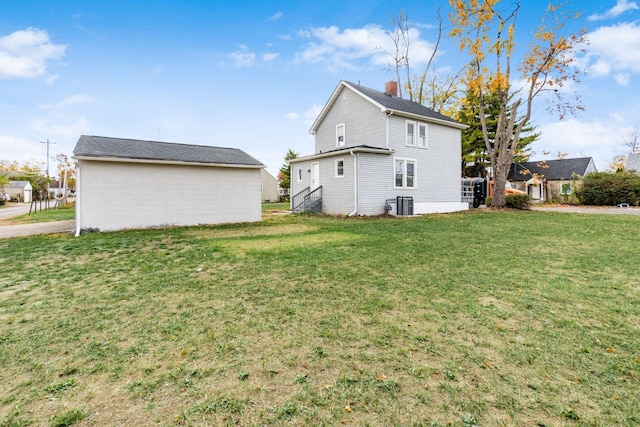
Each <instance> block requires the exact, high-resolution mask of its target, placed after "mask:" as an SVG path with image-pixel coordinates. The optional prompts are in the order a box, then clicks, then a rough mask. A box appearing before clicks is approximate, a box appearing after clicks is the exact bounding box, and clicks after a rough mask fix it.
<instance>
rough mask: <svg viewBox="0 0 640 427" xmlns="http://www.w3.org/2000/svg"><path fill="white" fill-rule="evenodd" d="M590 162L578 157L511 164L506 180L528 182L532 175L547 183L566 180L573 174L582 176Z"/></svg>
mask: <svg viewBox="0 0 640 427" xmlns="http://www.w3.org/2000/svg"><path fill="white" fill-rule="evenodd" d="M591 161H592V160H591V157H580V158H576V159H560V160H540V161H533V162H523V163H513V164H511V169H510V170H509V177H508V178H507V179H508V180H509V181H528V180H529V179H531V177H532V176H533V174H538V176H542V177H543V178H544V179H545V180H547V181H561V180H568V179H571V175H573V174H574V173H575V174H578V175H580V176H584V175H585V173H587V172H588V170H587V169H588V167H589V163H590V162H591Z"/></svg>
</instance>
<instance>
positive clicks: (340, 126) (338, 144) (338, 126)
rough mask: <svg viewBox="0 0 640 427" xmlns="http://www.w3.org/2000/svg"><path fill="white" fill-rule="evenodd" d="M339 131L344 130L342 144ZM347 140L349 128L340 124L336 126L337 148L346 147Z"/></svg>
mask: <svg viewBox="0 0 640 427" xmlns="http://www.w3.org/2000/svg"><path fill="white" fill-rule="evenodd" d="M339 129H342V143H340V142H341V141H340V134H339ZM346 139H347V127H346V126H345V124H344V123H339V124H337V125H336V147H344V146H345V144H346Z"/></svg>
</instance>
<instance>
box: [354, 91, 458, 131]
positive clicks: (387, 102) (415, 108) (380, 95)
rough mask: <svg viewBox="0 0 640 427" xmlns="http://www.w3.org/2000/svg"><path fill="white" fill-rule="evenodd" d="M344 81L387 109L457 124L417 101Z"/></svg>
mask: <svg viewBox="0 0 640 427" xmlns="http://www.w3.org/2000/svg"><path fill="white" fill-rule="evenodd" d="M345 83H347V84H348V85H349V86H351V87H353V88H354V89H355V90H357V91H359V92H360V93H362V94H363V95H365V96H366V97H368V98H371V99H372V100H373V101H375V102H377V103H378V104H380V105H382V106H383V107H385V108H387V109H389V110H394V111H398V112H402V113H408V114H415V115H418V116H423V117H428V118H430V119H436V120H443V121H446V122H450V123H456V124H458V122H456V121H455V120H452V119H450V118H449V117H447V116H445V115H444V114H440V113H438V112H436V111H434V110H432V109H431V108H429V107H426V106H424V105H422V104H418V103H417V102H413V101H409V100H408V99H403V98H399V97H397V96H393V95H390V94H388V93H385V92H380V91H379V90H375V89H371V88H368V87H364V86H361V85H359V84H357V83H351V82H348V81H345Z"/></svg>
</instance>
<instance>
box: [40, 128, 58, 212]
mask: <svg viewBox="0 0 640 427" xmlns="http://www.w3.org/2000/svg"><path fill="white" fill-rule="evenodd" d="M40 143H41V144H47V203H49V144H55V142H53V141H49V139H48V138H47V140H46V141H40ZM47 208H48V206H47Z"/></svg>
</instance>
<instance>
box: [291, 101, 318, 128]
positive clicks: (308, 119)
mask: <svg viewBox="0 0 640 427" xmlns="http://www.w3.org/2000/svg"><path fill="white" fill-rule="evenodd" d="M320 111H322V105H312V106H311V107H309V108H308V109H307V110H306V111H304V112H302V113H298V112H295V111H292V112H290V113H287V114H285V116H284V117H285V118H286V119H289V120H298V119H299V118H304V122H305V123H307V124H309V125H311V124H312V123H313V122H314V121H315V119H316V118H317V117H318V115H319V114H320Z"/></svg>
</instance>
